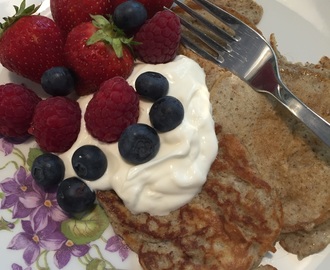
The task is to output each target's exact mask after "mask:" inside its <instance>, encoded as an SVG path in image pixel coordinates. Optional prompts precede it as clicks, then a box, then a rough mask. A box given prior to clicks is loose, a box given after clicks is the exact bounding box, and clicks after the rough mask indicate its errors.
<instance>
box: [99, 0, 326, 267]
mask: <svg viewBox="0 0 330 270" xmlns="http://www.w3.org/2000/svg"><path fill="white" fill-rule="evenodd" d="M212 2H216V3H217V4H219V5H221V6H224V7H225V8H226V9H227V10H229V11H233V10H232V9H234V10H235V12H234V13H235V15H238V16H239V17H240V18H241V19H244V20H245V21H246V22H247V23H249V24H250V25H253V23H252V21H253V22H254V23H257V22H258V21H259V19H260V17H261V14H262V9H260V8H259V7H258V5H256V3H255V2H254V1H248V0H247V1H244V0H242V1H223V0H213V1H212ZM237 11H238V12H240V14H238V13H237ZM241 14H245V16H247V17H248V18H250V19H251V20H249V19H246V18H245V17H244V16H243V15H241ZM272 45H273V47H274V49H276V42H275V39H274V37H272ZM181 53H183V54H185V55H187V56H189V57H190V58H193V59H194V60H196V61H197V62H198V63H199V64H200V65H201V66H202V67H203V68H204V70H205V73H206V76H207V85H208V87H209V90H210V92H211V102H212V105H213V110H214V111H213V112H214V119H215V122H216V125H217V136H218V139H219V154H218V157H217V159H216V161H215V163H214V164H213V166H212V168H211V171H210V173H209V176H208V180H207V182H206V184H205V186H204V187H203V189H202V192H201V193H200V194H199V195H197V196H196V198H195V199H194V200H193V201H192V202H191V203H189V204H187V205H186V206H184V207H182V208H181V209H179V210H177V211H174V212H173V213H171V214H170V215H168V216H165V217H155V216H150V215H148V214H139V215H132V214H131V213H130V212H129V210H128V209H126V208H125V206H124V205H123V204H122V202H121V200H120V199H119V198H118V196H117V195H116V194H115V193H114V192H112V191H107V192H99V193H98V199H99V201H100V203H101V205H102V206H103V207H104V208H105V210H106V212H107V214H108V215H109V217H110V221H111V223H112V225H113V227H114V229H115V231H116V233H118V234H119V235H120V236H122V237H123V239H124V240H125V241H126V243H127V244H128V245H129V246H130V247H131V248H132V250H133V251H135V252H136V253H138V255H139V258H140V262H141V265H142V266H143V267H144V269H252V268H254V267H256V266H257V265H258V263H259V261H260V259H261V258H262V256H263V254H264V253H265V252H266V251H267V250H273V243H274V241H276V240H277V238H276V237H277V235H278V233H279V231H280V230H281V226H282V225H281V216H282V214H281V206H280V205H279V204H278V200H277V197H276V196H278V197H279V198H280V203H281V205H282V207H283V230H282V235H281V241H280V243H281V245H282V246H283V247H284V248H285V249H287V250H288V251H290V252H293V253H296V254H298V255H299V257H300V258H302V257H304V256H307V255H309V254H312V253H315V252H318V251H320V250H321V249H322V248H324V247H325V246H326V245H327V244H328V241H326V240H324V239H321V238H322V236H321V234H322V233H327V235H329V232H330V222H329V217H330V211H329V210H330V208H329V205H330V204H329V200H330V193H329V187H330V182H329V181H328V180H327V178H328V177H327V176H328V175H330V174H329V173H330V150H329V148H328V147H327V146H325V145H324V144H323V143H322V142H321V141H320V140H319V139H318V138H317V137H316V136H315V135H314V134H313V133H312V132H311V131H310V130H308V129H307V128H306V127H305V126H304V125H303V124H302V123H300V122H299V120H297V119H296V118H295V117H294V116H293V115H291V114H290V113H289V112H288V111H287V110H286V109H285V108H283V106H281V105H280V104H279V103H278V102H277V101H275V100H274V99H272V98H271V97H269V96H267V95H264V94H260V93H257V92H255V91H254V90H252V89H251V88H250V87H249V86H248V85H246V84H245V83H244V82H242V81H241V80H240V79H239V78H237V77H236V76H234V75H233V74H232V73H231V72H229V71H226V70H224V69H222V68H220V67H218V66H216V65H214V64H212V63H210V62H208V61H206V60H204V59H201V58H200V57H198V56H196V55H195V54H194V53H192V52H191V51H189V50H187V49H185V48H181ZM277 54H278V57H279V64H280V70H281V74H282V78H283V80H284V82H285V83H286V84H287V85H288V87H289V88H290V89H291V90H292V91H293V92H294V93H295V94H296V95H297V96H298V97H299V98H301V99H302V100H303V101H304V102H305V103H306V104H307V105H308V106H310V107H311V108H312V109H314V110H315V111H316V112H317V113H319V114H320V115H321V116H323V117H324V118H326V119H327V120H328V121H330V109H329V108H330V95H329V94H328V93H327V92H328V91H329V89H330V82H329V80H330V60H329V58H327V57H324V58H323V59H322V60H321V61H320V63H318V64H317V65H313V64H305V65H303V64H297V63H290V62H288V61H287V60H286V59H285V58H284V57H282V56H281V55H280V53H279V52H278V51H277ZM266 183H267V184H266ZM251 202H253V205H256V206H257V207H260V209H258V211H257V212H254V211H252V213H251V209H249V207H250V206H251V204H250V203H251ZM253 213H254V214H253ZM257 213H258V214H257ZM252 224H253V226H251V225H252ZM262 224H263V225H262ZM261 225H262V226H261ZM263 269H272V267H271V266H265V267H264V268H263Z"/></svg>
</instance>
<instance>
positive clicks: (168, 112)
mask: <svg viewBox="0 0 330 270" xmlns="http://www.w3.org/2000/svg"><path fill="white" fill-rule="evenodd" d="M135 88H136V91H137V93H138V94H139V95H140V96H141V98H144V99H146V100H148V101H150V102H153V105H152V106H151V109H150V112H149V117H150V122H151V125H152V126H149V125H146V124H142V123H137V124H133V125H130V126H129V127H127V128H126V129H125V130H124V132H123V133H122V135H121V137H120V139H119V141H118V150H119V152H120V154H121V156H122V158H123V159H124V160H126V161H127V162H129V163H132V164H134V165H137V164H142V163H145V162H148V161H149V160H151V159H152V158H154V157H155V156H156V155H157V153H158V150H159V148H160V139H159V135H158V133H161V132H167V131H170V130H173V129H174V128H176V127H177V126H178V125H180V123H181V122H182V120H183V117H184V108H183V105H182V104H181V102H180V101H179V100H178V99H176V98H175V97H172V96H168V95H167V94H168V90H169V82H168V80H167V79H166V77H164V76H163V75H162V74H160V73H156V72H152V71H149V72H145V73H142V74H141V75H140V76H139V77H138V78H137V80H136V82H135ZM71 165H72V167H73V169H74V171H75V173H76V175H77V177H71V178H68V179H65V181H63V179H64V175H65V165H64V163H63V161H62V160H61V159H60V158H59V157H58V156H56V155H54V154H52V153H45V154H42V155H40V156H38V157H37V158H36V159H35V161H34V163H33V165H32V169H31V173H32V176H33V178H34V179H35V181H36V183H37V184H38V185H39V186H41V187H42V188H44V189H45V190H48V189H52V188H57V201H58V204H59V206H60V207H61V208H62V209H63V210H64V211H66V212H67V213H69V214H72V215H77V214H82V213H84V212H86V211H87V210H89V209H90V208H91V207H93V205H94V201H95V198H96V195H95V192H94V191H93V190H91V189H90V188H89V187H88V186H87V184H86V183H85V182H84V181H82V180H81V179H85V180H88V181H94V180H97V179H99V178H100V177H101V176H102V175H103V174H104V173H105V171H106V169H107V165H108V162H107V157H106V156H105V154H104V153H103V151H102V150H101V149H100V148H98V147H97V146H94V145H83V146H81V147H79V148H78V149H77V150H76V151H75V152H74V154H73V156H72V158H71Z"/></svg>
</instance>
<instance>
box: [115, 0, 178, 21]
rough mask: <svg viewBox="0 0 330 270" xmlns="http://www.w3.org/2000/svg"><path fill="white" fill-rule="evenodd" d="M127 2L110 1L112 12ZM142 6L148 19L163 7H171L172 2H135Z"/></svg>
mask: <svg viewBox="0 0 330 270" xmlns="http://www.w3.org/2000/svg"><path fill="white" fill-rule="evenodd" d="M126 1H127V0H112V1H111V2H112V11H113V10H114V9H115V8H116V7H117V6H118V5H119V4H121V3H123V2H126ZM136 1H138V2H140V3H141V4H143V5H144V7H145V8H146V10H147V13H148V17H149V18H151V17H153V16H154V15H155V14H156V13H157V12H158V11H161V10H163V9H164V7H167V8H170V7H171V6H172V5H173V0H136Z"/></svg>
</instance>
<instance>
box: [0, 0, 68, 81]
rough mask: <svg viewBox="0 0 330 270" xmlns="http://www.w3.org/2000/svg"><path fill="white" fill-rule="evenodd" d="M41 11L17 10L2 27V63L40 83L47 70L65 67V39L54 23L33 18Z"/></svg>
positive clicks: (0, 33)
mask: <svg viewBox="0 0 330 270" xmlns="http://www.w3.org/2000/svg"><path fill="white" fill-rule="evenodd" d="M38 8H39V7H35V6H34V5H32V6H29V7H27V8H25V1H23V2H22V3H21V5H20V7H19V8H18V7H15V9H16V14H15V15H14V16H13V17H7V18H4V19H5V22H4V23H2V24H1V25H0V63H1V64H2V65H3V66H4V67H5V68H7V69H9V70H10V71H12V72H15V73H17V74H18V75H21V76H23V77H26V78H28V79H30V80H32V81H35V82H38V83H39V82H40V79H41V76H42V74H43V73H44V71H46V70H47V69H49V68H51V67H54V66H62V65H64V56H63V46H64V38H63V36H62V33H61V31H60V29H59V28H58V27H57V25H56V24H55V23H54V21H53V20H51V19H49V18H47V17H45V16H41V15H32V14H33V13H34V12H36V11H37V9H38Z"/></svg>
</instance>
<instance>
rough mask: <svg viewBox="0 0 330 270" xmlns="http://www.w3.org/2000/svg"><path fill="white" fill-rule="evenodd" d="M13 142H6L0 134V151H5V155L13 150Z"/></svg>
mask: <svg viewBox="0 0 330 270" xmlns="http://www.w3.org/2000/svg"><path fill="white" fill-rule="evenodd" d="M13 149H14V144H13V143H11V142H8V141H7V140H6V139H5V138H3V137H1V135H0V151H1V152H4V153H5V156H7V155H9V154H10V153H11V152H13Z"/></svg>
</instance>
